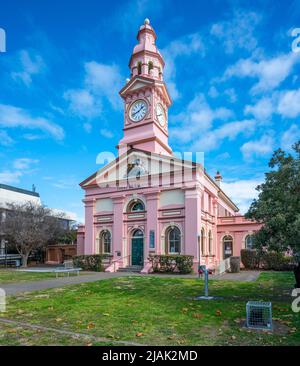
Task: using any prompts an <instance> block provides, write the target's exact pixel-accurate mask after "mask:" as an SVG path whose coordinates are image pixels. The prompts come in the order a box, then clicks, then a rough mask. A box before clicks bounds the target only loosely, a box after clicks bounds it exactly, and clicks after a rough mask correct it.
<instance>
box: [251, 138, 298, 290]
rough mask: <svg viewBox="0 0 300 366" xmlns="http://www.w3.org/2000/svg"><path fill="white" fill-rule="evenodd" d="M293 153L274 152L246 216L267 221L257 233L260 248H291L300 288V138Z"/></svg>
mask: <svg viewBox="0 0 300 366" xmlns="http://www.w3.org/2000/svg"><path fill="white" fill-rule="evenodd" d="M293 150H294V153H293V154H288V153H286V152H284V151H283V150H281V149H278V150H276V151H275V152H274V154H273V156H272V158H271V160H270V162H269V167H270V168H271V169H272V170H271V171H270V172H268V173H266V174H265V182H264V183H263V184H261V185H259V186H258V187H257V188H256V190H257V191H258V192H259V195H258V198H257V199H255V200H254V201H253V202H252V204H251V206H250V208H249V210H248V212H247V213H246V215H245V216H246V217H247V218H249V219H252V220H256V221H258V222H260V223H262V224H263V226H262V228H261V229H260V230H259V231H258V232H257V233H256V234H255V235H254V245H255V247H256V248H258V249H263V248H265V249H267V250H270V251H276V252H285V251H290V253H291V254H292V255H293V257H294V259H295V263H296V267H295V270H294V274H295V278H296V287H297V288H300V141H298V142H297V143H296V144H295V145H293Z"/></svg>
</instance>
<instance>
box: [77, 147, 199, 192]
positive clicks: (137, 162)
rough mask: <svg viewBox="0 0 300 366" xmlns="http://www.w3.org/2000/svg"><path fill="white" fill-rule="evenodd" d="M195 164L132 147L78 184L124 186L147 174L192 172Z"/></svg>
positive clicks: (143, 177) (145, 176)
mask: <svg viewBox="0 0 300 366" xmlns="http://www.w3.org/2000/svg"><path fill="white" fill-rule="evenodd" d="M196 166H200V165H199V164H196V163H193V162H192V161H188V160H181V159H177V158H176V157H174V156H167V155H159V154H155V153H150V152H147V151H142V150H137V149H132V150H130V151H128V152H127V153H125V154H123V155H122V156H120V157H118V158H117V159H115V160H113V161H111V162H110V163H109V164H107V165H105V166H103V167H102V168H100V169H99V170H98V171H97V172H96V173H95V174H93V175H92V176H90V177H89V178H87V179H86V180H85V181H83V182H82V183H81V184H80V185H81V186H82V187H83V188H86V187H88V186H95V185H97V186H99V187H102V188H107V187H112V186H113V185H114V184H115V183H116V182H118V185H121V186H126V185H127V184H129V185H130V182H132V181H136V180H137V179H139V180H140V181H143V180H144V181H145V182H146V181H148V178H149V176H151V179H152V178H153V179H158V177H159V175H165V176H168V175H170V173H171V174H172V175H176V174H179V175H180V174H181V173H182V171H183V170H185V172H187V171H190V172H191V173H192V170H194V168H195V167H196Z"/></svg>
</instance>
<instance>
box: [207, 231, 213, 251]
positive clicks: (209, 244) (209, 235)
mask: <svg viewBox="0 0 300 366" xmlns="http://www.w3.org/2000/svg"><path fill="white" fill-rule="evenodd" d="M208 253H209V254H212V235H211V231H210V230H209V233H208Z"/></svg>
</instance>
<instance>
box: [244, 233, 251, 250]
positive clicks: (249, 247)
mask: <svg viewBox="0 0 300 366" xmlns="http://www.w3.org/2000/svg"><path fill="white" fill-rule="evenodd" d="M245 247H246V249H253V235H247V236H246V238H245Z"/></svg>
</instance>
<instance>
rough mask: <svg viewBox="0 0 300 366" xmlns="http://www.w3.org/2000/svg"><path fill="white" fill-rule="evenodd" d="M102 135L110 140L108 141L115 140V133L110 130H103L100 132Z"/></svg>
mask: <svg viewBox="0 0 300 366" xmlns="http://www.w3.org/2000/svg"><path fill="white" fill-rule="evenodd" d="M100 135H102V136H103V137H106V138H108V139H111V138H113V137H114V134H113V132H112V131H110V130H107V129H106V128H102V129H101V130H100Z"/></svg>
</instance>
